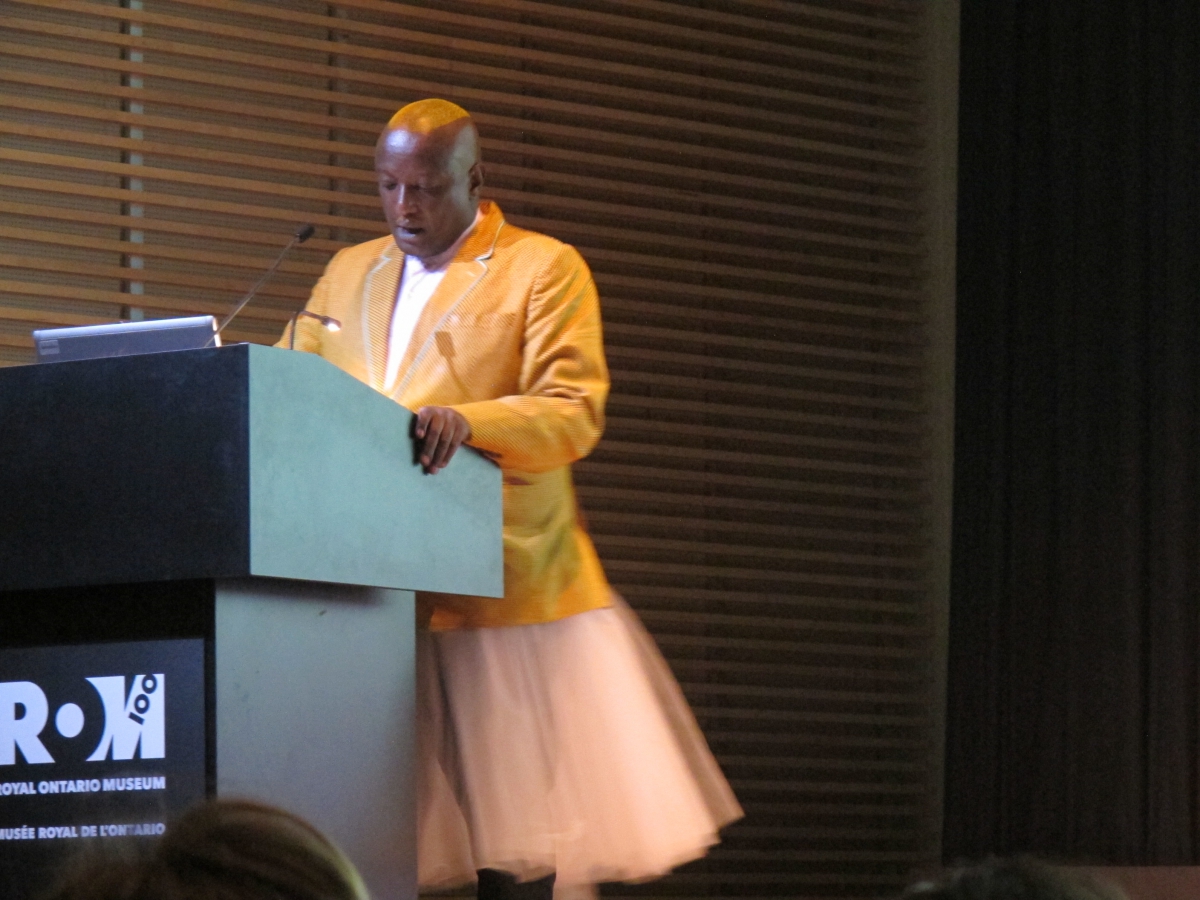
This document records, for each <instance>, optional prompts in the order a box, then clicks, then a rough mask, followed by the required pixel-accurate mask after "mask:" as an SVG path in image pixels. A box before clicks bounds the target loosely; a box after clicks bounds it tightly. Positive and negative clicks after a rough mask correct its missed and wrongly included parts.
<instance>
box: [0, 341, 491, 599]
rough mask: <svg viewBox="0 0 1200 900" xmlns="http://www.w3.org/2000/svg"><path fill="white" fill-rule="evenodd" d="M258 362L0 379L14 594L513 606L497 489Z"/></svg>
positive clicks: (285, 366) (1, 503)
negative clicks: (170, 588) (434, 469)
mask: <svg viewBox="0 0 1200 900" xmlns="http://www.w3.org/2000/svg"><path fill="white" fill-rule="evenodd" d="M413 418H414V417H413V415H412V413H410V412H409V411H408V410H406V409H404V408H403V407H401V406H399V405H397V404H396V403H394V402H392V401H391V400H389V399H388V398H386V397H384V396H383V395H381V394H379V393H377V392H376V391H373V390H371V389H370V388H368V387H367V386H365V385H363V384H361V383H360V382H358V381H357V380H355V379H354V378H352V377H350V376H349V375H347V374H346V373H344V372H342V371H341V370H339V369H337V368H336V367H334V366H333V365H331V364H330V363H328V362H326V361H325V360H323V359H320V358H318V357H316V356H312V355H310V354H306V353H293V352H290V351H287V350H279V349H275V348H269V347H258V346H253V345H247V344H240V345H235V346H232V347H222V348H214V349H208V350H186V351H178V352H170V353H155V354H147V355H143V356H129V357H122V358H116V359H94V360H81V361H78V362H62V363H52V364H45V365H34V366H20V367H14V368H8V369H0V590H23V589H35V588H50V587H64V586H72V585H86V584H117V583H129V582H146V581H170V580H178V579H192V578H236V577H245V576H262V577H271V578H291V579H301V580H306V581H319V582H333V583H342V584H356V585H372V586H377V587H388V588H402V589H408V590H424V591H442V592H447V593H461V594H475V595H479V596H493V597H495V596H500V595H501V594H502V593H503V558H502V548H501V521H502V520H501V508H500V491H501V478H500V471H499V470H498V469H497V468H496V467H495V466H494V465H493V464H492V463H490V462H488V461H487V460H485V459H484V458H483V457H481V456H479V455H478V454H476V453H474V452H472V451H469V450H467V451H460V452H459V454H458V455H457V456H456V457H455V458H454V461H453V462H452V463H451V464H450V466H449V467H447V468H446V469H444V470H442V471H441V472H440V473H438V474H437V475H433V476H429V475H425V474H424V473H423V472H422V471H421V468H420V466H419V465H417V464H416V462H415V455H414V450H413V441H412V437H411V428H412V420H413Z"/></svg>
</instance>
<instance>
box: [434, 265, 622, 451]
mask: <svg viewBox="0 0 1200 900" xmlns="http://www.w3.org/2000/svg"><path fill="white" fill-rule="evenodd" d="M519 386H520V390H521V393H520V394H517V395H514V396H508V397H500V398H498V399H495V400H482V401H477V402H473V403H463V404H458V405H456V406H455V407H454V409H456V410H458V412H460V413H461V414H462V415H463V416H464V417H465V418H466V420H467V422H469V423H470V425H471V439H470V441H469V442H468V443H469V444H470V445H471V446H472V447H476V448H478V449H480V450H483V451H485V452H487V453H488V454H489V455H491V456H492V457H493V458H494V459H495V460H496V462H498V463H499V464H500V466H501V467H502V468H505V469H518V470H521V471H525V472H545V471H548V470H550V469H555V468H558V467H560V466H565V465H568V464H570V463H572V462H574V461H575V460H577V459H581V458H582V457H584V456H586V455H587V454H588V453H589V452H591V450H592V448H593V447H595V446H596V442H597V441H599V440H600V435H601V433H603V431H604V403H605V400H606V399H607V397H608V387H609V378H608V366H607V364H606V363H605V360H604V342H603V338H602V334H601V326H600V301H599V297H598V296H597V294H596V285H595V282H593V281H592V275H591V272H589V271H588V267H587V264H586V263H585V262H584V261H583V258H582V257H581V256H580V255H579V254H578V253H577V252H576V251H575V249H574V248H573V247H570V246H568V245H566V244H560V245H558V251H557V253H555V254H554V256H553V257H552V258H551V259H550V260H549V262H548V264H547V265H546V266H544V267H543V269H542V270H541V271H540V272H539V273H538V275H537V276H536V277H535V278H534V279H533V283H532V285H531V288H530V295H529V300H528V304H527V307H526V316H525V332H524V344H523V349H522V358H521V373H520V381H519Z"/></svg>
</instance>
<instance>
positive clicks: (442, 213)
mask: <svg viewBox="0 0 1200 900" xmlns="http://www.w3.org/2000/svg"><path fill="white" fill-rule="evenodd" d="M472 138H473V135H463V134H461V132H460V131H459V130H456V129H454V128H453V125H447V126H443V127H442V128H438V129H435V130H433V131H431V132H429V133H428V134H424V135H422V134H415V133H413V132H411V131H407V130H405V129H396V130H392V131H385V132H384V133H383V135H382V136H381V137H380V139H379V143H378V145H377V146H376V148H375V174H376V176H377V177H378V182H379V199H380V201H381V202H382V203H383V214H384V215H385V216H386V217H387V223H388V227H389V228H390V229H391V232H392V237H393V238H394V239H395V241H396V246H398V247H399V248H400V249H401V250H403V251H404V252H405V253H406V254H411V255H412V256H415V257H417V258H418V259H428V258H429V257H431V256H437V255H438V254H439V253H442V252H443V251H445V250H447V249H448V248H449V247H450V245H451V244H453V243H454V242H455V241H456V240H458V236H459V235H461V234H462V233H463V232H464V231H466V230H467V228H468V227H469V226H470V225H471V223H472V222H473V221H475V211H476V209H477V208H478V205H479V190H480V188H481V187H483V168H482V166H481V165H480V164H479V162H478V161H477V160H476V158H475V145H474V142H473V140H472Z"/></svg>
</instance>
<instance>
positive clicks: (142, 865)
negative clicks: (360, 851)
mask: <svg viewBox="0 0 1200 900" xmlns="http://www.w3.org/2000/svg"><path fill="white" fill-rule="evenodd" d="M49 900H367V892H366V889H365V888H364V887H363V883H362V880H361V878H359V875H358V872H357V871H356V870H355V869H354V866H353V865H352V864H351V863H350V862H349V861H348V860H347V859H346V857H345V856H343V855H342V853H341V851H339V850H338V849H337V847H335V846H334V845H333V844H332V843H330V842H329V840H328V839H326V838H325V837H324V835H322V834H321V833H320V832H319V831H317V830H316V829H315V828H313V827H312V826H311V825H309V824H308V823H307V822H305V821H304V820H303V819H301V818H299V817H297V816H294V815H292V814H291V813H287V812H284V811H283V810H280V809H275V808H273V807H270V806H264V805H262V804H259V803H253V802H250V801H246V800H213V801H209V802H207V803H203V804H201V805H199V806H196V807H194V808H193V809H191V810H190V811H189V812H187V813H186V814H184V815H183V816H182V817H181V818H180V819H179V820H178V821H177V822H176V823H174V824H173V825H172V826H171V827H170V828H168V829H167V833H166V834H165V835H164V836H163V837H162V839H161V840H159V841H158V842H157V843H156V844H155V845H154V848H153V850H152V851H151V852H150V853H149V854H148V855H146V856H145V857H143V858H140V859H136V860H125V861H121V862H115V861H109V862H105V863H101V864H97V865H92V866H89V867H87V868H85V869H82V870H80V871H78V872H76V873H75V874H74V875H73V876H70V877H68V879H67V880H66V881H64V882H63V883H62V884H61V885H60V887H59V888H58V889H57V890H56V891H54V892H53V893H52V894H51V895H50V898H49Z"/></svg>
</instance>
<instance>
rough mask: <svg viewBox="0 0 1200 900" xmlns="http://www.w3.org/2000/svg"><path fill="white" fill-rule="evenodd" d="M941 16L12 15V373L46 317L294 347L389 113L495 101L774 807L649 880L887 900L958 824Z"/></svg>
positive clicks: (746, 784)
mask: <svg viewBox="0 0 1200 900" xmlns="http://www.w3.org/2000/svg"><path fill="white" fill-rule="evenodd" d="M923 22H924V19H923V16H922V4H921V3H920V2H919V0H844V2H837V3H832V2H825V0H804V2H788V0H728V2H723V3H721V4H703V5H702V4H685V3H676V2H667V0H636V2H635V0H577V2H567V0H449V2H446V3H437V4H426V5H420V4H415V3H408V2H395V0H342V2H328V3H325V2H316V0H38V2H34V0H12V2H9V3H7V4H4V6H3V9H2V10H0V30H2V32H0V364H13V363H21V362H27V361H29V359H30V356H31V342H30V339H29V331H30V330H31V329H32V328H35V327H40V326H46V325H66V324H83V323H86V322H96V321H106V320H114V319H116V318H117V317H118V316H120V315H122V314H123V311H128V310H129V309H130V308H136V310H137V311H138V312H140V313H142V314H144V315H147V316H150V317H156V316H168V315H176V314H182V313H198V312H212V313H218V314H220V313H223V312H224V311H226V310H227V309H229V308H230V307H231V306H232V304H233V303H234V302H235V301H236V299H237V298H238V297H239V296H240V295H241V294H242V293H243V292H244V291H245V290H246V289H248V288H249V286H250V285H251V284H252V283H253V282H254V281H255V280H256V279H257V277H258V275H259V273H261V272H262V271H263V270H264V269H265V268H266V267H267V266H268V265H269V264H270V262H271V260H272V259H273V257H274V255H275V253H276V252H277V250H278V249H279V248H281V247H282V246H283V245H284V243H286V241H287V240H288V238H289V236H290V235H291V234H292V233H293V232H294V231H295V229H296V228H297V227H298V226H299V225H300V224H302V223H306V222H308V223H312V224H313V225H314V226H315V227H316V234H315V236H314V237H313V238H312V239H311V240H309V241H308V242H306V243H305V244H304V246H303V247H299V248H297V250H296V252H295V253H293V254H292V255H291V256H290V257H289V258H288V259H287V260H286V261H285V262H284V263H283V265H282V266H281V267H280V269H279V272H278V273H277V277H276V278H275V279H274V280H273V281H272V282H271V283H270V284H269V285H268V286H267V287H266V288H265V289H264V290H263V291H262V294H261V295H260V296H259V297H257V298H256V299H255V301H254V302H253V303H252V304H251V305H250V307H248V308H247V309H246V310H245V312H244V313H243V314H242V316H240V317H239V318H238V319H237V320H236V321H235V322H234V324H233V325H232V326H231V328H230V332H229V335H230V336H231V337H232V338H233V339H241V340H251V341H256V342H262V343H269V342H273V341H274V340H276V339H277V337H278V335H279V332H280V330H281V327H282V324H283V323H284V322H285V321H286V320H287V318H288V317H289V316H290V315H291V313H292V312H293V311H294V310H295V309H296V308H297V307H298V306H299V305H300V304H301V303H303V301H304V300H305V298H306V297H307V294H308V291H309V289H310V287H311V285H312V283H313V282H314V280H315V279H316V277H317V276H318V275H319V274H320V272H321V270H322V267H323V266H324V264H325V262H326V261H327V259H328V258H329V256H330V255H331V254H332V253H333V252H335V251H336V250H338V249H340V248H341V247H344V246H347V245H349V244H353V243H356V242H358V241H362V240H366V239H370V238H373V237H376V236H378V235H381V234H383V233H385V230H384V225H383V221H382V216H381V214H380V210H379V208H378V202H377V199H376V188H375V180H374V174H373V171H372V163H373V152H374V151H373V145H374V141H375V137H376V135H377V133H378V130H379V128H380V125H381V124H382V122H383V121H384V120H386V118H387V117H388V116H389V115H390V114H391V112H392V111H394V110H395V109H396V108H397V107H399V106H400V105H402V104H403V103H405V102H407V101H410V100H414V99H418V98H419V97H422V96H445V97H447V98H448V99H451V100H454V101H456V102H460V103H462V104H463V105H464V106H466V107H467V108H468V109H471V110H472V111H473V113H474V114H475V116H476V119H477V122H478V124H479V126H480V129H481V132H482V139H483V140H482V142H483V148H484V155H485V165H486V167H487V185H486V187H485V194H486V195H487V196H489V197H490V198H491V199H494V200H496V201H497V202H499V203H500V205H501V206H502V207H503V209H504V210H505V213H506V215H507V216H508V218H509V219H510V220H511V221H513V222H514V223H516V224H518V225H522V226H524V227H530V228H534V229H537V230H540V231H545V232H547V233H550V234H553V235H554V236H556V237H558V238H560V239H562V240H565V241H568V242H570V243H572V244H574V245H575V246H577V247H578V248H579V249H580V251H581V252H582V253H583V254H584V256H585V258H586V259H587V260H588V263H589V265H590V266H591V267H592V269H593V272H594V273H595V276H596V281H597V285H598V287H599V289H600V292H601V296H602V302H603V306H604V316H605V322H604V326H605V341H606V345H607V347H608V354H609V363H610V367H611V371H612V378H613V391H612V395H611V397H610V401H609V404H608V410H607V415H608V424H607V436H606V438H605V439H604V441H602V442H601V444H600V446H599V447H598V448H597V450H596V452H595V453H594V455H593V456H591V457H589V458H588V459H586V460H584V461H582V462H581V463H580V464H578V465H577V466H576V469H575V478H576V482H577V485H578V488H579V496H580V501H581V505H582V508H583V510H584V514H585V517H586V519H587V523H588V527H589V530H590V531H591V533H592V534H593V536H594V538H595V542H596V545H597V548H598V550H599V552H600V554H601V556H602V558H603V561H604V563H605V567H606V570H607V572H608V573H609V576H610V579H611V581H612V583H613V585H614V587H615V588H616V589H617V590H618V591H619V592H620V593H622V594H623V595H624V596H625V597H626V598H627V599H628V600H629V602H630V604H631V605H632V606H633V607H634V608H635V609H637V610H638V612H639V613H640V614H641V616H642V618H643V621H644V622H645V624H646V626H647V627H648V629H649V630H650V631H651V632H652V633H653V634H654V636H655V637H656V639H657V640H658V642H659V645H660V646H661V648H662V649H663V651H664V654H665V655H666V656H667V658H668V660H669V662H670V664H671V665H672V667H673V668H674V670H675V672H676V673H677V675H678V677H679V679H680V682H681V686H682V688H683V691H684V693H685V696H686V697H687V698H688V700H689V702H690V703H691V704H692V705H693V707H694V709H695V712H696V715H697V719H698V721H699V722H700V724H701V726H702V727H703V728H704V730H705V732H706V734H707V736H708V738H709V740H710V742H711V744H712V747H713V750H714V752H715V753H716V755H717V757H718V760H719V761H720V763H721V764H722V766H723V767H724V768H725V770H726V772H727V773H728V775H729V777H730V779H731V782H732V783H733V786H734V788H735V790H736V791H737V792H738V794H739V797H740V798H741V800H742V802H743V804H744V806H745V808H746V812H747V817H746V819H745V820H743V821H742V822H739V823H736V824H734V825H733V826H731V827H730V828H729V829H728V830H727V833H726V835H725V840H724V842H723V844H722V845H720V846H718V847H716V848H714V850H713V851H712V853H711V854H710V855H709V856H708V857H706V858H705V859H703V860H701V861H698V862H696V863H693V864H691V865H688V866H685V867H684V868H683V869H682V870H681V871H679V872H677V873H676V874H674V875H672V876H670V877H668V878H666V879H663V880H661V881H657V882H653V883H649V884H645V885H615V886H606V887H605V888H604V893H605V894H607V895H610V896H625V897H677V898H689V897H695V898H700V897H712V896H716V895H721V896H727V897H737V898H742V897H744V898H750V897H756V898H763V900H767V898H780V900H782V898H784V897H787V898H797V897H805V898H814V900H815V898H833V897H837V898H838V900H849V898H856V897H863V898H866V897H875V896H879V895H882V894H887V893H890V892H893V891H895V890H897V889H898V888H899V887H900V886H901V885H902V884H903V883H904V882H905V881H906V880H907V878H908V877H909V875H910V873H911V872H913V871H915V870H918V869H920V868H922V867H923V866H924V865H925V864H926V863H928V862H929V861H930V860H931V858H932V855H933V853H934V852H935V849H936V846H937V835H936V827H935V824H934V823H935V822H936V816H935V814H934V810H933V807H932V805H931V803H932V799H931V798H935V797H936V786H935V785H934V784H933V778H934V777H935V776H934V774H933V772H934V771H935V769H934V766H933V763H932V760H933V759H934V758H935V755H936V754H935V746H934V742H935V740H936V737H935V734H936V733H935V730H934V722H935V719H936V715H935V710H934V709H933V707H932V705H931V704H932V702H933V699H932V698H933V694H932V693H931V685H932V684H933V673H931V671H930V663H929V660H930V647H931V642H932V641H933V640H934V635H935V631H936V623H935V618H934V616H933V614H932V612H931V609H930V605H929V597H930V561H929V556H930V538H929V534H928V533H927V529H928V522H929V520H930V511H929V503H930V497H929V493H930V483H929V473H928V455H929V450H928V448H929V443H930V433H929V423H928V421H927V415H928V414H927V409H928V406H929V401H928V397H927V391H928V381H929V378H928V367H929V353H930V348H929V346H928V337H927V335H926V310H925V306H924V304H925V299H926V292H927V274H928V273H927V272H926V252H927V247H926V245H927V241H928V235H927V228H928V227H929V226H928V222H927V219H928V216H927V211H926V187H925V184H924V181H925V179H926V178H927V173H926V172H925V171H924V169H923V156H922V148H923V146H924V145H925V144H926V143H927V139H928V135H927V132H926V124H925V123H926V116H925V111H924V110H923V109H922V107H921V105H920V101H921V97H922V84H921V79H922V77H923V75H922V73H923V68H922V66H923V65H924V57H923V53H924V49H923V47H924V44H923V43H922V38H923V31H922V29H923V28H924V24H923Z"/></svg>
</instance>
